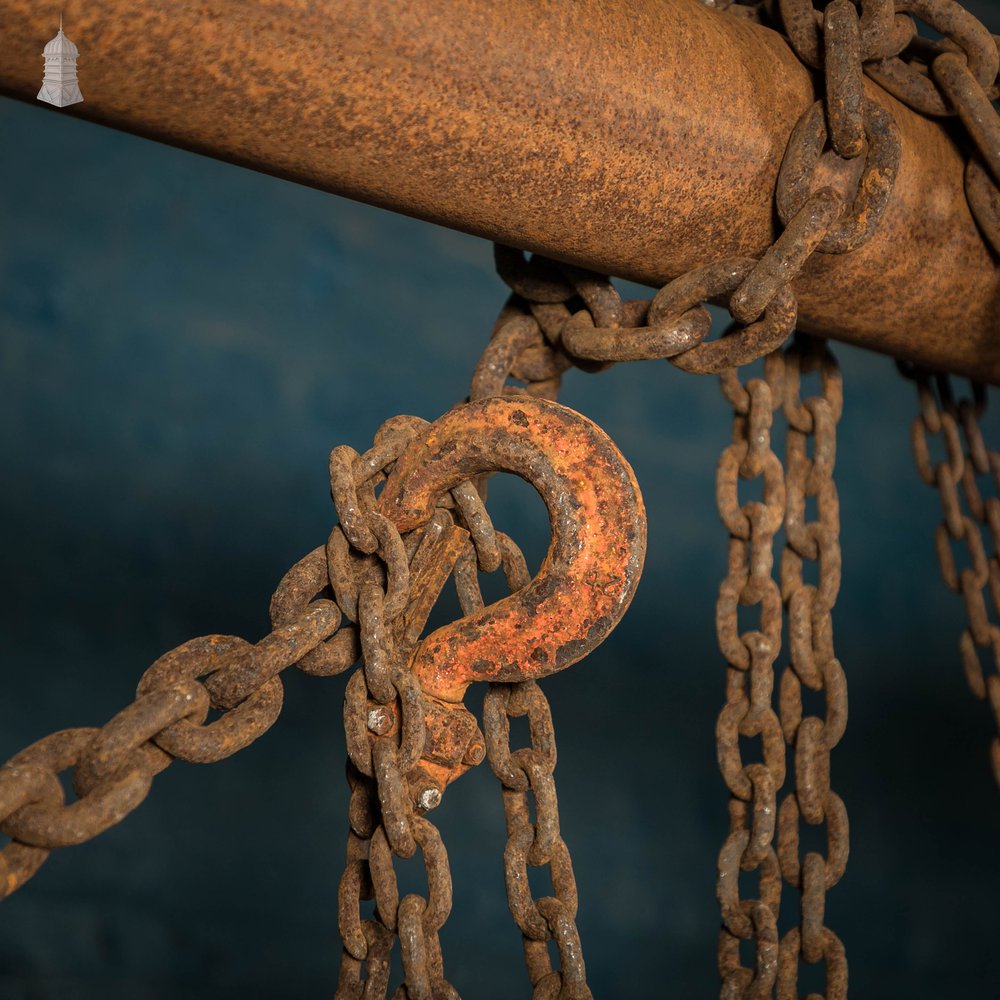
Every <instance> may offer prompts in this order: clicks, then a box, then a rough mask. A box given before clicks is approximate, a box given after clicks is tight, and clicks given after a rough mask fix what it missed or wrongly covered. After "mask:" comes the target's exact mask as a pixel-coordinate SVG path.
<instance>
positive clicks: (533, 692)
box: [483, 681, 593, 1000]
mask: <svg viewBox="0 0 1000 1000" xmlns="http://www.w3.org/2000/svg"><path fill="white" fill-rule="evenodd" d="M525 715H526V716H527V717H528V723H529V729H530V733H531V745H530V746H528V747H521V748H519V749H516V750H515V749H512V748H511V745H510V719H512V718H518V717H521V716H525ZM483 731H484V734H485V736H486V752H487V757H488V759H489V762H490V767H491V768H492V769H493V773H494V774H495V775H496V776H497V778H498V779H499V780H500V782H501V784H502V785H503V807H504V815H505V816H506V818H507V846H506V847H505V848H504V854H503V866H504V879H505V881H506V884H507V902H508V904H509V905H510V912H511V913H512V914H513V916H514V921H515V923H516V924H517V926H518V927H519V928H520V929H521V934H522V939H523V944H524V958H525V963H526V964H527V967H528V976H529V978H530V980H531V986H532V998H533V1000H554V998H556V997H558V998H560V1000H592V997H593V994H592V993H591V992H590V989H589V987H588V986H587V974H586V967H585V965H584V961H583V951H582V949H581V945H580V934H579V931H578V930H577V926H576V912H577V904H578V900H577V891H576V878H575V877H574V875H573V863H572V861H571V859H570V855H569V849H568V848H567V847H566V842H565V841H564V840H563V838H562V836H561V834H560V832H559V807H558V804H557V799H556V789H555V782H554V780H553V771H554V770H555V766H556V743H555V733H554V731H553V727H552V713H551V711H550V709H549V703H548V701H547V700H546V698H545V696H544V695H543V694H542V690H541V688H540V687H539V686H538V685H537V683H535V682H534V681H526V682H523V683H520V684H491V685H490V689H489V691H488V692H487V694H486V697H485V699H484V701H483ZM532 800H533V802H534V813H535V820H534V822H532V820H531V801H532ZM529 866H530V867H533V868H540V867H547V868H548V870H549V874H550V877H551V881H552V888H553V891H554V892H555V895H554V896H545V897H543V898H541V899H537V900H536V899H534V898H532V893H531V886H530V882H529V878H528V868H529ZM549 941H555V943H556V948H557V950H558V953H559V968H558V970H556V969H553V967H552V962H551V959H550V957H549V951H548V946H547V942H549Z"/></svg>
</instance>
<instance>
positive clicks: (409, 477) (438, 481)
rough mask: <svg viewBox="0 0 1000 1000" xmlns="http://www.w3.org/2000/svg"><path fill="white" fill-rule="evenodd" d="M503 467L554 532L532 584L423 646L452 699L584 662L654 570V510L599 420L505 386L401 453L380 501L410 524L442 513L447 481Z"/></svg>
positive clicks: (429, 684) (421, 663) (423, 660)
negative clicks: (525, 484)
mask: <svg viewBox="0 0 1000 1000" xmlns="http://www.w3.org/2000/svg"><path fill="white" fill-rule="evenodd" d="M494 470H507V471H510V472H514V473H515V474H517V475H520V476H522V477H523V478H524V479H527V480H528V481H529V482H530V483H532V485H533V486H534V487H535V488H536V489H537V490H538V492H539V493H540V494H541V496H542V499H543V500H544V502H545V505H546V507H547V509H548V512H549V520H550V523H551V527H552V540H551V543H550V546H549V550H548V552H547V554H546V556H545V559H544V560H543V562H542V566H541V568H540V569H539V571H538V574H537V575H536V576H535V578H534V579H533V580H532V581H531V583H530V584H529V585H528V586H527V587H525V588H524V589H522V590H520V591H518V592H517V593H515V594H512V595H511V596H510V597H507V598H505V599H503V600H501V601H498V602H497V603H496V604H492V605H490V606H489V607H486V608H484V609H483V610H482V611H480V612H479V613H478V614H474V615H470V616H468V617H465V618H462V619H460V620H459V621H457V622H453V623H451V624H450V625H446V626H444V627H443V628H440V629H438V630H437V631H435V632H433V633H432V634H431V635H430V636H428V637H427V638H426V639H425V640H424V641H423V642H422V643H421V645H420V646H419V647H418V649H417V652H416V654H415V658H414V662H413V671H414V673H415V674H416V676H417V679H418V680H419V681H420V684H421V687H422V689H423V690H424V692H425V693H427V694H430V695H432V696H435V697H437V698H440V699H443V700H445V701H451V702H458V701H460V700H461V698H462V696H463V695H464V693H465V690H466V688H467V687H468V685H469V684H471V683H472V682H473V681H477V680H487V681H507V682H512V681H521V680H529V679H534V678H538V677H544V676H546V675H547V674H551V673H555V672H556V671H558V670H562V669H564V668H565V667H568V666H570V665H571V664H573V663H575V662H576V661H577V660H579V659H581V658H582V657H584V656H585V655H586V654H587V653H588V652H589V651H590V650H592V649H593V648H594V647H595V646H597V645H598V644H599V643H600V642H601V641H602V640H603V639H604V638H605V636H607V634H608V633H609V632H610V631H611V630H612V629H613V628H614V627H615V625H616V624H617V623H618V621H619V620H620V619H621V617H622V615H623V614H624V613H625V611H626V609H627V608H628V605H629V603H630V601H631V600H632V596H633V594H634V593H635V589H636V586H637V584H638V582H639V576H640V574H641V572H642V564H643V559H644V556H645V549H646V515H645V508H644V507H643V503H642V497H641V495H640V493H639V487H638V484H637V483H636V481H635V476H634V475H633V473H632V470H631V468H630V467H629V465H628V463H627V462H626V461H625V459H624V458H623V457H622V455H621V454H620V452H619V451H618V449H617V448H616V447H615V445H614V444H613V443H612V442H611V440H610V438H608V437H607V435H605V434H604V432H603V431H601V430H600V428H598V427H597V426H596V425H595V424H593V423H592V422H591V421H589V420H587V419H586V418H585V417H583V416H581V415H580V414H578V413H576V412H574V411H573V410H569V409H567V408H566V407H562V406H559V405H558V404H555V403H549V402H546V401H543V400H537V399H530V398H527V397H522V398H500V397H493V398H490V399H485V400H481V401H479V402H476V403H470V404H468V405H465V406H462V407H459V408H457V409H455V410H452V411H451V412H450V413H448V414H446V415H445V416H444V417H442V418H441V419H440V420H438V421H436V422H435V423H434V424H433V425H432V426H431V428H430V429H429V432H428V434H427V435H426V436H425V437H424V438H423V439H422V441H421V442H419V443H418V444H417V445H416V446H413V447H411V448H410V449H409V450H408V451H407V452H406V453H405V454H404V455H403V456H402V457H401V458H400V459H399V461H398V462H397V463H396V467H395V469H394V470H393V473H392V475H391V476H390V478H389V481H388V482H387V483H386V486H385V490H384V492H383V494H382V497H381V499H380V509H381V511H382V513H383V514H385V515H386V516H387V517H388V518H389V519H390V520H392V521H393V522H394V523H395V524H396V526H397V527H398V528H399V529H400V530H401V531H405V530H407V529H409V528H413V527H416V526H418V525H419V524H421V523H424V522H425V521H426V520H429V519H430V517H431V515H432V513H433V504H434V502H435V500H436V499H437V498H438V497H439V496H440V495H441V494H442V492H443V491H445V490H447V489H448V488H449V487H451V486H455V485H458V484H459V483H461V482H463V481H465V480H467V479H470V478H472V477H473V476H475V475H478V474H480V473H483V472H490V471H494Z"/></svg>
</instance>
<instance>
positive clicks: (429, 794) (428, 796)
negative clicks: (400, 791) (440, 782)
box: [417, 785, 441, 809]
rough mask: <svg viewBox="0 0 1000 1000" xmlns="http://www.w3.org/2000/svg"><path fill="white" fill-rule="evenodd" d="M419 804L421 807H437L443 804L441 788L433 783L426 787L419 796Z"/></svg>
mask: <svg viewBox="0 0 1000 1000" xmlns="http://www.w3.org/2000/svg"><path fill="white" fill-rule="evenodd" d="M417 805H418V806H420V808H421V809H437V807H438V806H439V805H441V789H439V788H435V787H434V786H433V785H431V786H430V787H429V788H425V789H424V790H423V791H422V792H421V793H420V794H419V795H418V796H417Z"/></svg>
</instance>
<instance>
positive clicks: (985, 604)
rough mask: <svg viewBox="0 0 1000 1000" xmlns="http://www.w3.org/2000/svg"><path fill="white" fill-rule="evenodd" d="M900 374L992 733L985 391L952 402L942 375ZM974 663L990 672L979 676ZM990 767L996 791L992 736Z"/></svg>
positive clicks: (995, 627) (997, 460) (992, 528)
mask: <svg viewBox="0 0 1000 1000" xmlns="http://www.w3.org/2000/svg"><path fill="white" fill-rule="evenodd" d="M903 371H904V374H906V375H907V376H908V377H910V378H912V379H913V380H914V381H915V382H916V386H917V395H918V400H919V405H920V410H919V413H918V414H917V416H916V417H915V418H914V421H913V429H912V434H911V440H912V443H913V454H914V459H915V464H916V467H917V472H918V473H919V474H920V478H921V479H923V481H924V482H925V483H926V484H927V485H928V486H930V487H932V488H935V489H937V491H938V493H939V494H940V497H941V511H942V514H943V518H942V520H941V523H940V524H939V525H938V527H937V531H936V532H935V537H934V547H935V550H936V552H937V557H938V562H939V563H940V566H941V576H942V577H943V579H944V582H945V585H946V586H947V588H948V589H949V590H951V591H952V592H953V593H956V594H961V595H962V599H963V602H964V604H965V609H966V615H967V617H968V622H969V623H968V625H967V626H966V627H965V628H964V629H963V630H962V635H961V639H960V640H959V650H960V653H961V659H962V667H963V669H964V671H965V677H966V681H967V682H968V685H969V688H970V689H971V690H972V693H973V694H974V695H975V696H976V697H977V698H978V699H980V700H987V701H989V704H990V707H991V709H992V711H993V716H994V718H995V720H996V725H997V728H998V730H1000V624H997V620H998V619H1000V497H998V496H997V491H998V490H1000V455H998V454H997V453H996V452H995V451H993V450H992V449H990V448H988V447H987V445H986V442H985V441H984V439H983V433H982V428H981V427H980V418H981V417H982V414H983V411H984V410H985V408H986V389H985V387H984V386H982V385H979V384H978V383H975V382H972V383H970V387H969V393H968V395H966V396H963V397H962V398H960V399H956V398H955V394H954V392H953V389H952V385H951V380H950V379H949V378H948V377H947V376H946V375H937V376H932V375H931V373H929V372H927V371H924V370H921V369H909V368H904V369H903ZM963 441H964V444H963ZM932 442H934V443H936V451H937V453H938V460H937V461H935V460H934V458H933V457H932V454H933V451H934V450H935V449H932ZM980 483H985V484H986V490H984V489H983V488H982V487H981V485H980ZM987 491H988V492H987ZM984 492H985V493H986V495H984ZM984 532H986V533H987V536H988V538H989V539H990V552H989V555H988V556H987V549H986V546H985V545H984V543H983V533H984ZM959 553H960V554H961V556H962V558H961V559H958V558H956V555H957V554H959ZM961 564H964V565H962V568H961V569H960V568H959V566H960V565H961ZM990 608H992V616H991V612H990ZM981 657H985V660H986V662H987V663H988V664H990V665H992V670H987V671H984V669H983V661H982V659H981ZM990 759H991V762H992V765H993V774H994V777H995V779H996V782H997V784H998V785H1000V736H995V737H994V738H993V742H992V744H991V747H990Z"/></svg>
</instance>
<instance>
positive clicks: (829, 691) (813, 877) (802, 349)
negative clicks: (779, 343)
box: [777, 338, 849, 1000]
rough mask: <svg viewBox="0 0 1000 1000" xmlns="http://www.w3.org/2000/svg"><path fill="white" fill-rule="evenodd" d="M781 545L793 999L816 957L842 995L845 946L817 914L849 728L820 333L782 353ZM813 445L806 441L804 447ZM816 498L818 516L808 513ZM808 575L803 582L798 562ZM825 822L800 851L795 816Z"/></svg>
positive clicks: (786, 958) (831, 998)
mask: <svg viewBox="0 0 1000 1000" xmlns="http://www.w3.org/2000/svg"><path fill="white" fill-rule="evenodd" d="M811 373H815V374H817V375H818V377H819V379H820V391H819V392H818V393H817V394H816V395H812V396H809V397H807V398H805V399H803V398H802V396H801V377H802V376H803V375H807V374H811ZM783 410H784V415H785V420H786V422H787V425H788V426H787V432H786V434H787V436H786V459H785V467H786V472H785V487H786V507H785V547H784V549H783V551H782V558H781V595H782V600H783V602H784V606H785V609H786V613H787V617H788V646H789V658H790V661H791V662H790V665H789V666H787V667H786V668H785V670H784V671H783V673H782V676H781V688H780V695H779V704H780V718H781V730H782V733H783V734H784V737H785V742H786V743H787V745H788V746H789V747H791V748H792V749H793V750H794V754H795V769H794V774H795V787H794V789H793V790H790V791H789V792H788V793H787V794H786V795H785V797H784V799H783V800H782V803H781V807H780V809H779V810H778V830H777V834H778V861H779V863H780V865H781V873H782V875H783V877H784V879H785V881H786V882H787V883H788V884H789V885H790V886H792V887H793V888H794V889H797V890H798V891H799V893H800V906H799V912H800V917H799V926H798V927H796V928H793V929H791V930H790V931H788V933H787V934H786V935H785V936H784V937H783V938H782V939H781V945H780V949H779V953H778V979H777V990H778V998H779V1000H793V998H796V997H798V995H799V994H798V988H797V982H798V967H799V962H800V961H801V962H806V963H808V964H816V963H819V962H822V963H824V965H825V969H826V994H825V996H826V1000H844V998H845V997H846V996H847V958H846V955H845V952H844V946H843V944H842V943H841V941H840V939H839V938H838V937H837V935H836V934H835V933H834V932H833V931H832V930H830V929H829V928H828V927H827V926H826V924H825V920H824V913H825V906H826V892H827V890H828V889H831V888H833V886H835V885H836V884H837V883H838V882H839V881H840V880H841V878H843V875H844V870H845V867H846V865H847V855H848V851H849V830H848V823H847V810H846V808H845V806H844V802H843V800H842V799H841V798H840V796H839V795H837V793H836V792H834V791H833V789H832V788H831V786H830V751H831V750H833V748H834V747H835V746H836V745H837V744H838V743H839V742H840V739H841V737H842V736H843V734H844V729H845V728H846V726H847V681H846V679H845V677H844V671H843V668H842V667H841V665H840V662H839V661H838V660H837V658H836V655H835V653H834V644H833V622H832V616H831V612H832V610H833V606H834V603H835V602H836V600H837V593H838V591H839V589H840V567H841V555H840V506H839V501H838V498H837V488H836V486H835V485H834V480H833V470H834V463H835V461H836V450H837V423H838V421H839V420H840V416H841V413H842V411H843V391H842V387H841V378H840V369H839V368H838V366H837V362H836V360H835V359H834V357H833V355H832V354H831V353H830V351H829V349H828V348H827V347H826V345H825V344H824V343H823V342H822V341H817V340H811V339H807V338H802V339H800V340H799V341H797V342H796V343H795V344H794V345H793V346H792V347H791V348H789V349H788V351H786V353H785V399H784V406H783ZM810 444H811V448H810ZM810 499H815V503H816V513H817V517H816V520H814V521H809V520H807V514H806V511H807V505H808V501H809V500H810ZM807 562H808V563H813V564H815V573H816V581H817V582H816V583H815V584H812V583H806V582H805V580H804V573H803V568H804V564H805V563H807ZM803 686H805V687H807V688H808V689H809V690H810V691H813V692H816V693H817V694H822V696H823V699H824V701H825V711H824V714H823V717H820V716H818V715H806V716H805V717H803V698H802V688H803ZM803 822H804V823H806V824H808V825H810V826H817V827H823V826H824V825H825V827H826V844H827V851H826V856H825V857H824V856H823V855H822V854H821V853H819V852H817V851H810V852H808V853H807V854H806V856H805V857H804V858H800V853H799V844H800V840H801V838H800V823H803Z"/></svg>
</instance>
